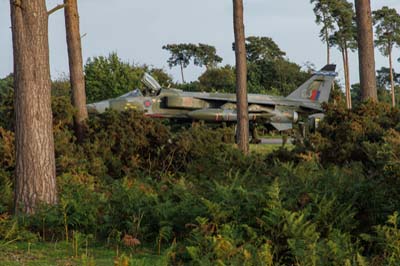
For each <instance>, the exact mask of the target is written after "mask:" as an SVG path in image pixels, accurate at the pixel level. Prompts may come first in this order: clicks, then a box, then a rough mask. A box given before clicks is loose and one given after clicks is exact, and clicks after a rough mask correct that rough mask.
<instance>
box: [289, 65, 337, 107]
mask: <svg viewBox="0 0 400 266" xmlns="http://www.w3.org/2000/svg"><path fill="white" fill-rule="evenodd" d="M335 69H336V65H326V66H324V67H323V68H322V69H321V70H320V71H317V72H314V74H313V75H312V77H311V78H310V79H309V80H307V81H306V82H305V83H304V84H303V85H301V86H300V87H299V88H297V89H296V90H295V91H293V92H292V93H291V94H290V95H289V96H287V97H286V98H287V99H290V100H309V101H312V102H319V103H322V102H327V101H328V100H329V95H330V93H331V89H332V83H333V80H334V79H335V77H336V76H337V73H336V72H335Z"/></svg>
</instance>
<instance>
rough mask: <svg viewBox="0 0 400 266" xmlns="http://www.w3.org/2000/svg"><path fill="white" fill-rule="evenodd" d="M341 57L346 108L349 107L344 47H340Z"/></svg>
mask: <svg viewBox="0 0 400 266" xmlns="http://www.w3.org/2000/svg"><path fill="white" fill-rule="evenodd" d="M342 59H343V71H344V87H345V94H346V107H347V109H350V104H349V103H350V100H349V98H350V93H349V90H348V88H347V63H346V54H345V52H344V49H342Z"/></svg>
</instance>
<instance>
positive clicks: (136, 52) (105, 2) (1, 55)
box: [0, 0, 400, 83]
mask: <svg viewBox="0 0 400 266" xmlns="http://www.w3.org/2000/svg"><path fill="white" fill-rule="evenodd" d="M60 2H62V0H58V1H57V0H47V7H48V9H50V8H52V7H54V6H55V5H56V4H58V3H60ZM78 2H79V11H80V18H81V34H86V35H85V37H84V38H83V40H82V45H83V57H84V61H86V59H87V58H88V57H93V56H99V55H108V54H109V53H110V52H117V53H118V55H119V56H120V57H121V58H122V59H123V60H124V61H129V62H130V63H138V64H144V63H145V64H150V65H153V66H155V67H161V68H164V69H165V70H166V71H167V72H168V73H170V74H171V75H172V76H173V77H174V79H175V80H177V81H180V75H179V69H178V68H172V69H170V68H169V67H168V65H167V63H166V61H167V59H168V56H169V54H168V52H167V51H165V50H162V49H161V47H162V46H163V45H165V44H168V43H188V42H190V43H199V42H202V43H207V44H210V45H213V46H215V47H216V48H217V53H218V54H219V55H220V56H221V57H222V58H223V59H224V61H223V64H234V52H233V51H232V46H231V44H232V41H233V23H232V1H230V0H168V1H166V0H145V1H135V0H134V1H132V0H79V1H78ZM244 2H245V27H246V35H247V36H251V35H254V36H269V37H272V39H273V40H274V41H275V42H276V43H277V44H278V45H279V47H280V48H281V49H282V50H283V51H285V52H286V54H287V58H288V59H290V60H291V61H293V62H295V63H297V64H299V65H304V63H306V62H311V63H314V64H315V66H316V67H317V68H320V67H322V66H323V65H324V64H325V63H326V54H325V53H326V51H325V46H324V44H323V43H322V42H321V41H320V39H319V37H318V34H319V26H317V25H316V24H315V22H314V14H313V11H312V5H311V4H310V3H309V2H310V1H309V0H279V1H276V0H244ZM371 2H372V8H373V9H377V8H380V7H381V6H384V5H388V6H390V7H394V8H396V9H397V10H398V12H400V1H399V0H372V1H371ZM9 14H10V10H9V1H8V0H0V77H4V76H6V75H7V74H8V73H10V72H12V43H11V30H10V25H11V22H10V15H9ZM49 40H50V60H51V62H50V63H51V73H52V78H53V79H54V78H57V77H59V76H61V75H63V74H65V73H68V58H67V49H66V40H65V26H64V14H63V11H58V12H57V13H55V14H53V15H51V17H50V20H49ZM375 55H376V63H377V69H378V68H380V67H381V66H386V65H387V59H386V58H383V57H382V56H381V55H380V53H379V51H376V53H375ZM394 55H395V56H396V58H398V57H399V56H400V49H397V50H396V52H395V53H394ZM332 60H333V61H334V62H335V63H336V64H337V65H338V72H339V74H340V76H339V78H341V77H342V76H343V75H342V74H343V66H342V60H341V56H340V53H339V52H338V51H337V49H335V48H333V59H332ZM357 60H358V58H357V54H352V55H351V58H350V61H351V62H350V63H351V81H352V83H354V82H357V81H358V61H357ZM399 66H400V65H399V63H398V62H397V61H396V63H395V68H398V69H399V68H400V67H399ZM202 71H204V69H201V68H199V67H189V68H187V69H186V70H185V75H186V77H187V79H188V80H195V79H197V77H198V76H199V75H200V74H201V73H202ZM341 79H342V78H341Z"/></svg>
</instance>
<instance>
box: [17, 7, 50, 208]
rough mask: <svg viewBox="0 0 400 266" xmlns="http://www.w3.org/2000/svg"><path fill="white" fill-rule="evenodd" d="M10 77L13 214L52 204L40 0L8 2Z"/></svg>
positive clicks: (45, 55)
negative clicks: (13, 121) (12, 89)
mask: <svg viewBox="0 0 400 266" xmlns="http://www.w3.org/2000/svg"><path fill="white" fill-rule="evenodd" d="M10 4H11V22H12V36H13V52H14V75H15V81H14V86H15V118H16V128H15V147H16V170H15V198H14V201H15V211H16V212H19V211H22V212H24V213H28V214H31V213H34V212H35V210H36V208H37V207H38V204H41V203H46V204H55V203H56V202H57V188H56V171H55V159H54V140H53V123H52V112H51V81H50V66H49V45H48V16H47V10H46V1H45V0H30V1H15V0H10Z"/></svg>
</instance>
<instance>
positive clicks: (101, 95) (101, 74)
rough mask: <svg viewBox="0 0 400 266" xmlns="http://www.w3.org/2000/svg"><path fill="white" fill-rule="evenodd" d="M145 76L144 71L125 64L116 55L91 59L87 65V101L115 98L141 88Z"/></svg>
mask: <svg viewBox="0 0 400 266" xmlns="http://www.w3.org/2000/svg"><path fill="white" fill-rule="evenodd" d="M143 74H144V70H143V69H140V68H137V67H135V66H133V65H131V64H130V63H128V62H123V61H122V60H121V59H120V58H119V57H118V55H117V54H116V53H111V54H110V55H109V56H108V57H104V56H99V57H93V58H89V59H88V61H87V62H86V64H85V80H86V94H87V101H88V102H89V103H91V102H96V101H101V100H105V99H109V98H115V97H117V96H120V95H122V94H124V93H126V92H128V91H131V90H133V89H135V88H138V87H141V82H140V80H141V78H142V76H143Z"/></svg>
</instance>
